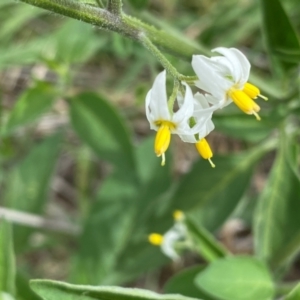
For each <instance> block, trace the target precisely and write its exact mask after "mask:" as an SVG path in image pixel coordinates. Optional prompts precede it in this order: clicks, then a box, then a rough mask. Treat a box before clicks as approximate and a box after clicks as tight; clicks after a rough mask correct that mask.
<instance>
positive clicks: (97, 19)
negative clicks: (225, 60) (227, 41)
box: [20, 0, 203, 60]
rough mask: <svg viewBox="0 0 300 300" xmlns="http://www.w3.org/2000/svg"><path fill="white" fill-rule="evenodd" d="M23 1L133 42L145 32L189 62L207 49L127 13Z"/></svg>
mask: <svg viewBox="0 0 300 300" xmlns="http://www.w3.org/2000/svg"><path fill="white" fill-rule="evenodd" d="M20 1H21V2H24V3H27V4H31V5H33V6H37V7H40V8H44V9H46V10H49V11H51V12H55V13H57V14H60V15H63V16H67V17H70V18H73V19H77V20H80V21H83V22H85V23H89V24H92V25H95V26H98V27H100V28H102V29H105V30H110V31H115V32H118V33H120V34H122V35H123V36H126V37H128V38H131V39H133V40H139V36H140V34H141V33H143V34H145V35H146V36H147V37H148V39H149V40H150V41H151V42H152V43H153V44H154V45H155V46H157V47H158V48H160V49H162V50H164V51H166V52H169V53H170V54H173V55H175V56H179V57H182V58H185V59H188V60H190V59H191V56H192V55H193V54H199V53H202V52H203V49H202V48H200V47H197V46H195V45H191V44H189V43H186V42H184V41H183V40H182V39H180V38H178V37H174V36H172V35H170V34H168V33H166V32H164V31H161V30H158V29H157V28H155V27H153V26H151V25H148V24H146V23H144V22H142V21H140V20H138V19H136V18H133V17H130V16H127V15H125V14H123V15H122V18H120V17H119V16H118V15H115V14H113V13H112V12H110V11H107V10H104V9H101V8H98V7H93V6H90V5H86V4H82V3H80V2H75V1H71V0H20ZM115 2H119V1H115Z"/></svg>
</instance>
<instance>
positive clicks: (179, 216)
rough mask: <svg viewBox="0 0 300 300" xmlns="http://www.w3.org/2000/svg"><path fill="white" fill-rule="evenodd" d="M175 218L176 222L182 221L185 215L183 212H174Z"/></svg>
mask: <svg viewBox="0 0 300 300" xmlns="http://www.w3.org/2000/svg"><path fill="white" fill-rule="evenodd" d="M173 218H174V220H175V221H181V220H183V219H184V213H183V212H182V211H181V210H175V211H174V212H173Z"/></svg>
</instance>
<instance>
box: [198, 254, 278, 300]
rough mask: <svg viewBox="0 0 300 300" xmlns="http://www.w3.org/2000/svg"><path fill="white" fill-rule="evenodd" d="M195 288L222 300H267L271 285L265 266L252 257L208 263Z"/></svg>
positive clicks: (271, 292) (271, 293)
mask: <svg viewBox="0 0 300 300" xmlns="http://www.w3.org/2000/svg"><path fill="white" fill-rule="evenodd" d="M195 284H196V285H197V286H198V287H199V288H200V289H203V290H204V291H205V292H207V293H209V294H211V295H213V296H215V297H218V298H220V299H222V300H253V299H257V300H258V299H259V300H270V299H272V297H273V295H274V284H273V282H272V278H271V276H270V274H269V272H268V269H267V268H266V267H265V265H264V264H263V263H262V262H261V261H259V260H257V259H255V258H252V257H246V256H244V257H243V256H241V257H228V258H224V259H220V260H216V261H214V262H213V263H211V264H210V265H209V266H208V267H207V268H206V269H205V270H204V271H203V272H201V273H200V274H199V275H197V277H196V279H195Z"/></svg>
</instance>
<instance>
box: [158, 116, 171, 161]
mask: <svg viewBox="0 0 300 300" xmlns="http://www.w3.org/2000/svg"><path fill="white" fill-rule="evenodd" d="M170 141H171V131H170V126H169V124H165V123H164V122H162V123H161V125H160V127H159V129H158V131H157V134H156V138H155V144H154V151H155V154H156V155H157V156H158V157H160V156H162V161H161V165H162V166H164V165H165V162H166V158H165V152H166V151H167V149H168V147H169V145H170Z"/></svg>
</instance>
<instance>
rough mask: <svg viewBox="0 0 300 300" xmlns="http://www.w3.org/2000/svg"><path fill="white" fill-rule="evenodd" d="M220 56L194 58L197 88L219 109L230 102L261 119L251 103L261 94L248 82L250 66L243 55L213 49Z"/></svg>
mask: <svg viewBox="0 0 300 300" xmlns="http://www.w3.org/2000/svg"><path fill="white" fill-rule="evenodd" d="M212 52H217V53H220V54H222V55H223V56H214V57H211V58H208V57H206V56H203V55H194V56H193V60H192V66H193V69H194V71H195V73H196V74H197V76H198V78H199V81H197V82H196V86H197V87H199V88H201V89H203V90H204V91H205V92H207V93H209V94H211V95H212V96H213V97H214V100H213V102H211V103H212V104H217V103H219V104H220V108H222V107H224V106H226V105H228V104H229V103H231V102H232V101H233V102H234V103H235V104H236V105H237V106H238V107H239V108H240V109H241V110H242V111H243V112H245V113H246V114H253V115H255V117H256V118H257V119H258V120H260V117H259V115H258V111H259V110H260V107H259V106H258V105H257V104H256V103H255V102H254V101H253V99H256V98H257V97H258V96H260V97H261V98H263V99H267V98H266V97H264V96H262V95H261V94H260V90H259V89H258V88H257V87H256V86H254V85H252V84H250V83H248V82H247V81H248V79H249V74H250V67H251V66H250V63H249V61H248V59H247V58H246V56H245V55H244V54H243V53H242V52H241V51H239V50H237V49H235V48H229V49H228V48H223V47H219V48H216V49H213V50H212Z"/></svg>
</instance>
